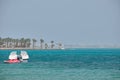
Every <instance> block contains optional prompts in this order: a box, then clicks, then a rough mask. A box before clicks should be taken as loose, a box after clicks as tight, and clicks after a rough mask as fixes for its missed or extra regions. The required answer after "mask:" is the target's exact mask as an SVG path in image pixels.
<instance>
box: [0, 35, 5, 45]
mask: <svg viewBox="0 0 120 80" xmlns="http://www.w3.org/2000/svg"><path fill="white" fill-rule="evenodd" d="M3 44H4V42H3V39H2V38H1V37H0V47H2V46H3Z"/></svg>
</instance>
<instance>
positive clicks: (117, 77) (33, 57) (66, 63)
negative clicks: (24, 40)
mask: <svg viewBox="0 0 120 80" xmlns="http://www.w3.org/2000/svg"><path fill="white" fill-rule="evenodd" d="M11 51H13V50H0V80H120V49H65V50H26V51H27V52H28V54H29V56H30V60H29V62H28V63H17V64H5V63H3V61H4V60H7V59H8V56H9V53H10V52H11ZM17 51H18V53H19V52H20V50H17Z"/></svg>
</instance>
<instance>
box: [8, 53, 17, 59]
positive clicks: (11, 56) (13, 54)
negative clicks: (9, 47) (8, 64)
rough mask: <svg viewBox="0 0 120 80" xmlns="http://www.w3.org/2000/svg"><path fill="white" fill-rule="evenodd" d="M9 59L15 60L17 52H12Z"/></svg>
mask: <svg viewBox="0 0 120 80" xmlns="http://www.w3.org/2000/svg"><path fill="white" fill-rule="evenodd" d="M9 59H17V51H12V52H11V53H10V55H9Z"/></svg>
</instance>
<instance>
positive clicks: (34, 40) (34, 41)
mask: <svg viewBox="0 0 120 80" xmlns="http://www.w3.org/2000/svg"><path fill="white" fill-rule="evenodd" d="M32 41H33V49H34V48H35V43H36V42H37V40H36V39H32Z"/></svg>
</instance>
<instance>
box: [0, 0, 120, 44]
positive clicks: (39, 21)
mask: <svg viewBox="0 0 120 80" xmlns="http://www.w3.org/2000/svg"><path fill="white" fill-rule="evenodd" d="M0 37H12V38H22V37H25V38H36V39H38V40H39V39H40V38H43V39H45V41H47V42H48V41H51V40H54V41H56V42H59V41H60V42H63V43H66V44H78V43H79V44H119V45H120V0H0Z"/></svg>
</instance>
